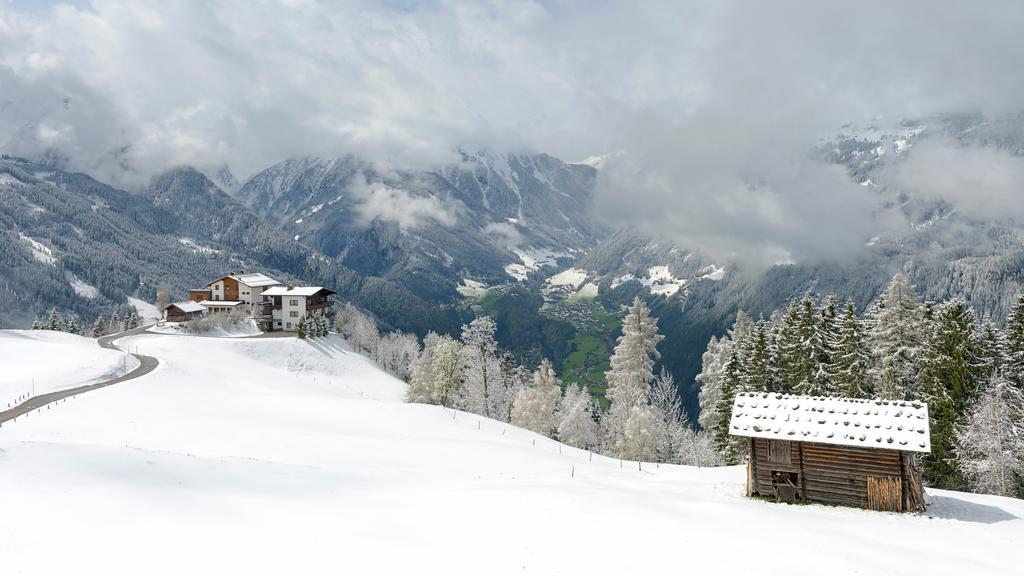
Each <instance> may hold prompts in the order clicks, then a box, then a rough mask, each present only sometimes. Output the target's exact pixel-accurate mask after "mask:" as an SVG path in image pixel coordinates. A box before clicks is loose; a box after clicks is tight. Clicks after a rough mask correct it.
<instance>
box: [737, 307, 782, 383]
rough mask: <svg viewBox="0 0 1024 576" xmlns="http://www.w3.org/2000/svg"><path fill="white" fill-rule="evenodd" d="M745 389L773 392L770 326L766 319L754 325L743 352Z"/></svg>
mask: <svg viewBox="0 0 1024 576" xmlns="http://www.w3.org/2000/svg"><path fill="white" fill-rule="evenodd" d="M742 356H743V365H742V366H743V369H742V378H743V387H744V388H745V389H747V390H757V391H773V390H775V389H776V387H775V384H774V383H773V382H772V373H773V370H772V367H771V361H772V358H771V346H770V343H769V340H768V325H767V323H766V322H765V321H764V319H761V320H758V321H757V323H755V324H754V329H753V331H752V332H751V334H750V337H749V338H747V340H746V345H745V346H744V349H743V352H742Z"/></svg>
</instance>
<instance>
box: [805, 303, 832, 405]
mask: <svg viewBox="0 0 1024 576" xmlns="http://www.w3.org/2000/svg"><path fill="white" fill-rule="evenodd" d="M839 339H840V320H839V309H838V304H837V298H836V295H835V294H829V295H827V296H825V298H824V299H823V300H822V301H821V306H820V307H819V308H818V317H817V321H816V322H815V324H814V335H813V339H812V342H811V347H812V348H813V350H814V377H813V380H812V385H811V387H810V389H809V391H808V393H809V394H811V395H813V396H835V395H836V394H838V393H839V387H838V385H837V383H836V375H835V373H833V372H832V368H833V367H834V360H835V359H834V357H835V356H836V349H837V348H838V346H839Z"/></svg>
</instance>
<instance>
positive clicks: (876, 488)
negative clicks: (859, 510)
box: [868, 476, 903, 512]
mask: <svg viewBox="0 0 1024 576" xmlns="http://www.w3.org/2000/svg"><path fill="white" fill-rule="evenodd" d="M902 504H903V486H902V483H901V482H900V478H899V476H868V508H870V509H872V510H887V511H891V512H899V511H900V510H901V508H902Z"/></svg>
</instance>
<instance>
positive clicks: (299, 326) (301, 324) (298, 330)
mask: <svg viewBox="0 0 1024 576" xmlns="http://www.w3.org/2000/svg"><path fill="white" fill-rule="evenodd" d="M308 323H309V318H308V317H307V316H303V317H302V318H299V321H298V322H297V323H296V324H295V335H296V336H297V337H298V338H299V339H300V340H305V339H306V337H307V336H309V332H308V330H307V329H306V325H307V324H308Z"/></svg>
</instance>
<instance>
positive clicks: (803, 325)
mask: <svg viewBox="0 0 1024 576" xmlns="http://www.w3.org/2000/svg"><path fill="white" fill-rule="evenodd" d="M813 337H814V303H813V301H812V300H811V299H810V296H805V297H804V298H803V299H802V300H793V301H791V302H790V303H789V307H787V308H786V313H785V314H784V315H783V317H782V321H781V323H780V325H779V332H778V339H777V343H776V350H777V359H776V364H777V374H778V382H777V384H776V386H775V390H774V391H776V392H782V393H785V394H788V393H791V392H794V391H798V390H800V389H801V388H806V387H809V386H810V382H811V380H812V379H813V377H814V366H815V354H814V347H813V343H814V342H813ZM741 359H742V360H744V361H745V358H742V357H741Z"/></svg>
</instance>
